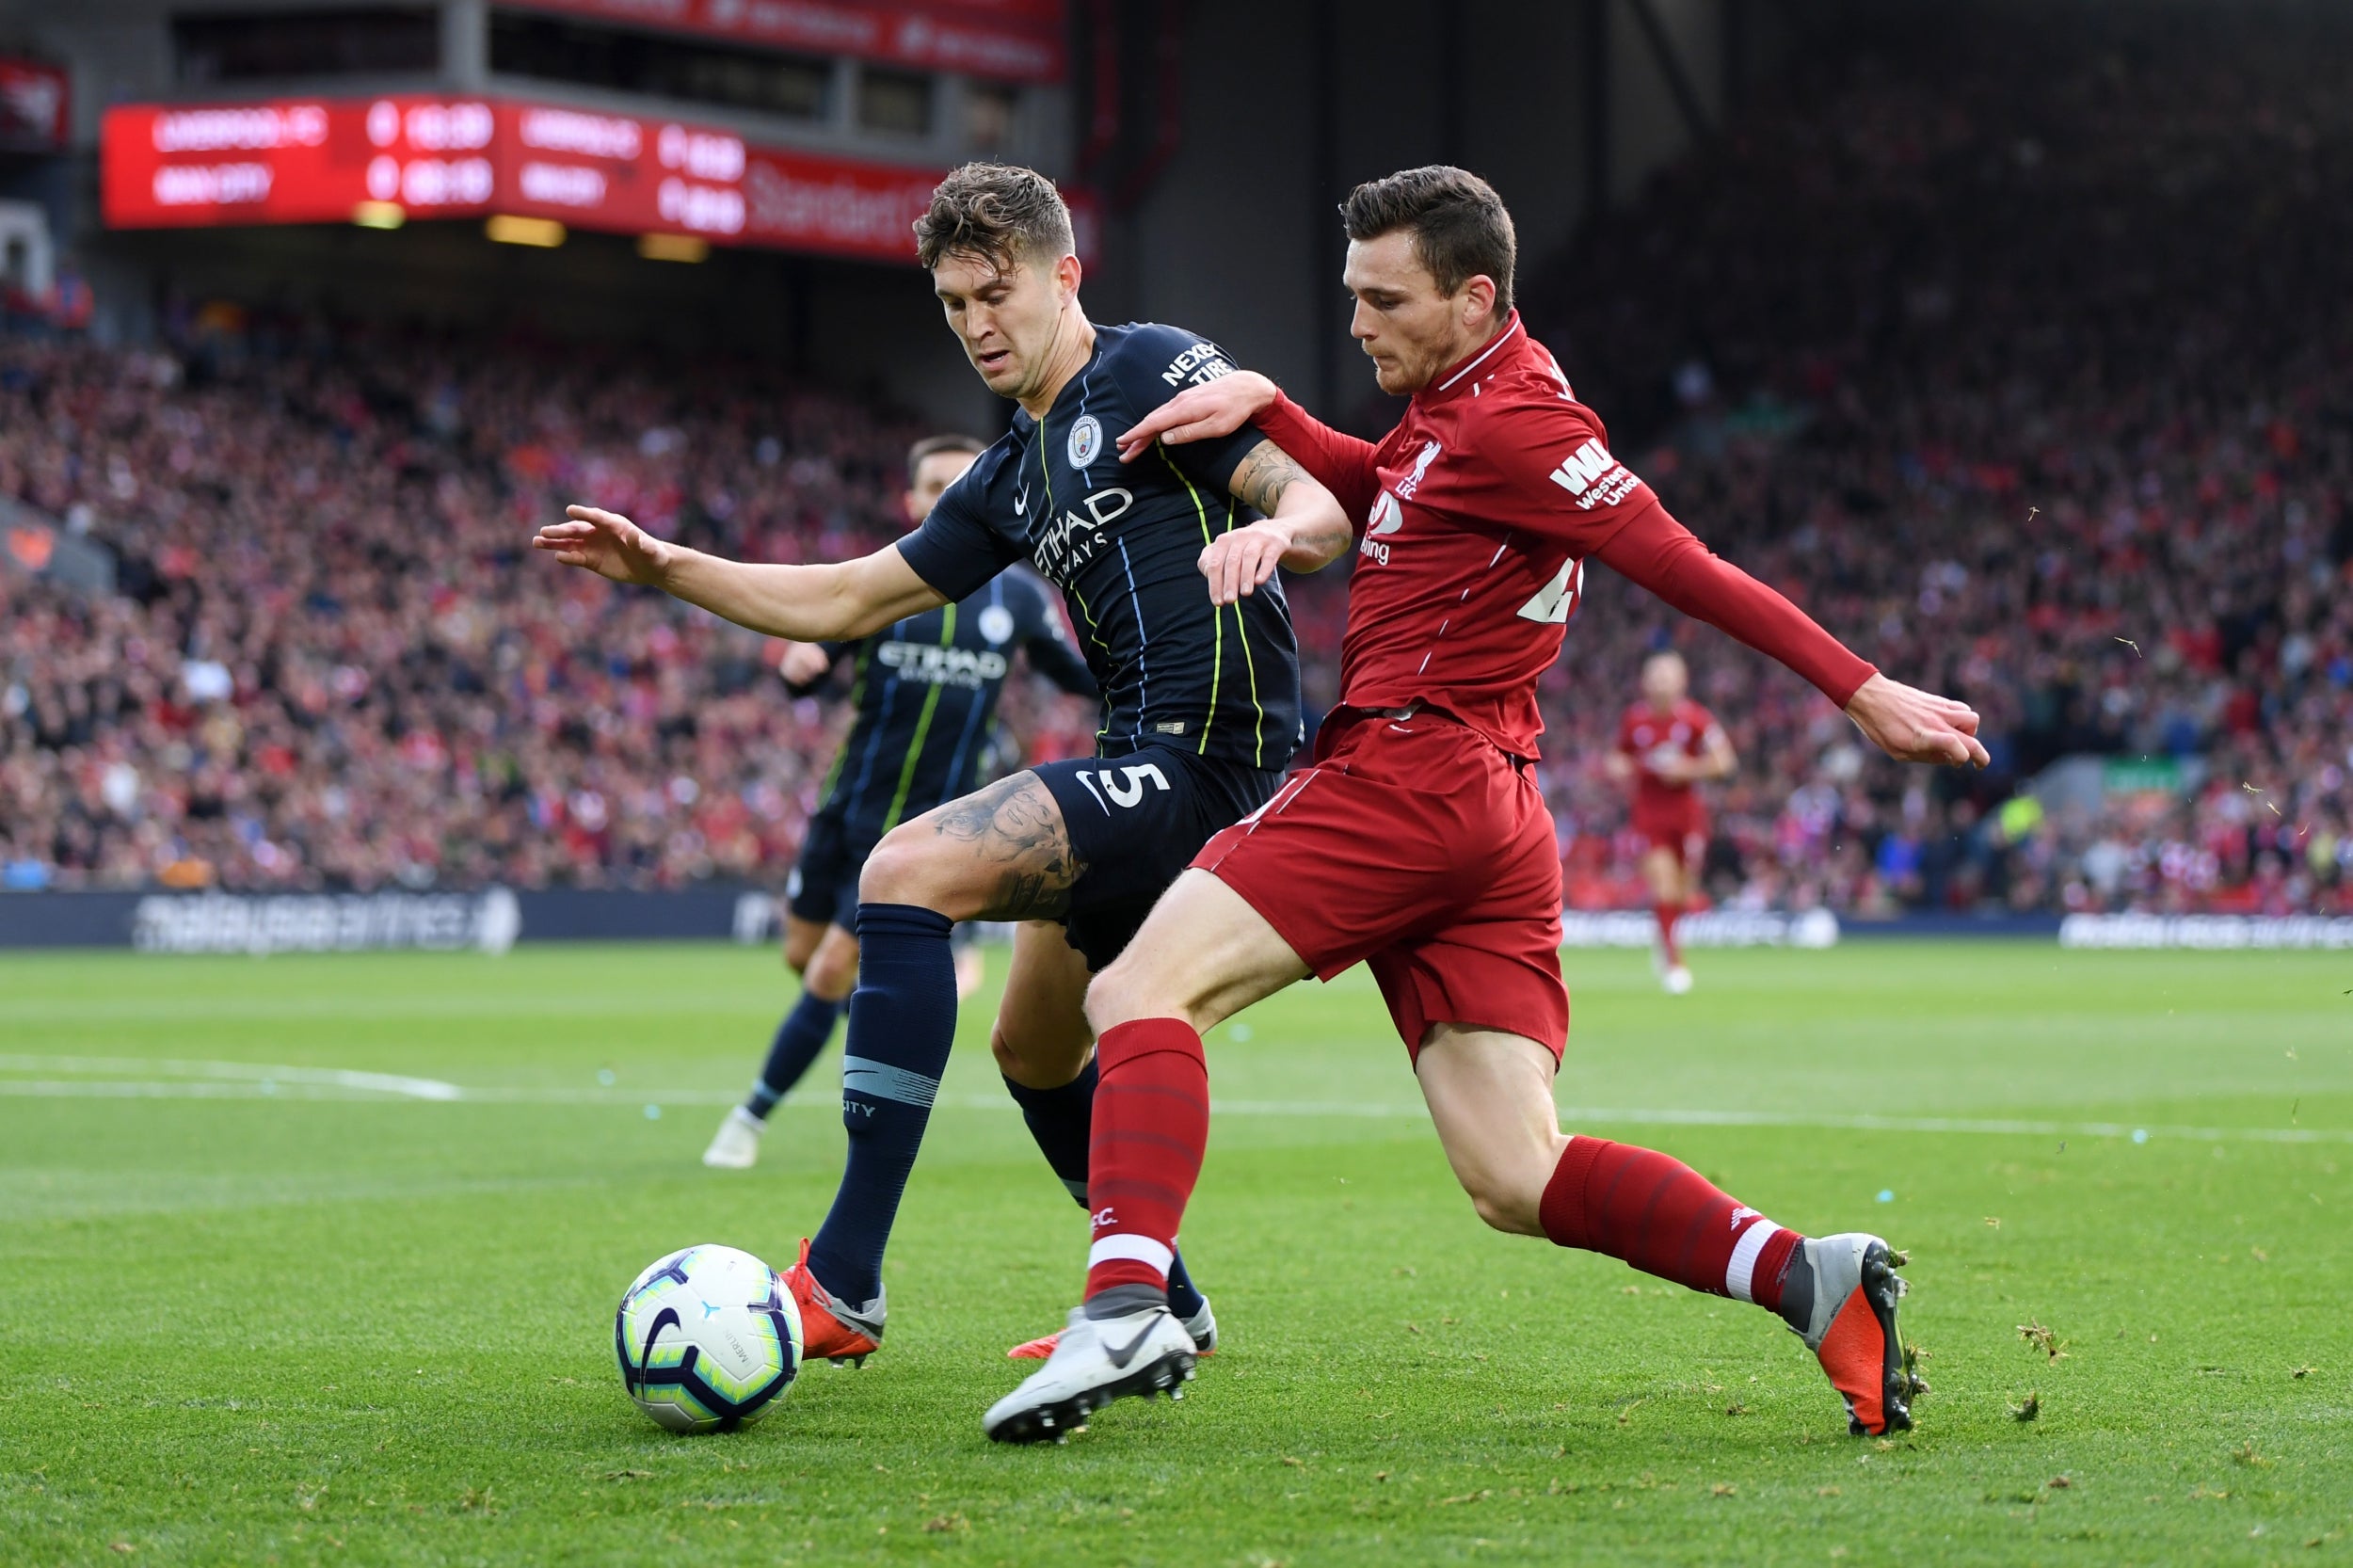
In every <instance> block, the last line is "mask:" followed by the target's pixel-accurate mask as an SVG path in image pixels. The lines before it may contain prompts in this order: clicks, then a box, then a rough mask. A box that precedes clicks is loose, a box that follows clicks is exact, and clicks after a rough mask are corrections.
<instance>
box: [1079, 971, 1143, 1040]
mask: <svg viewBox="0 0 2353 1568" xmlns="http://www.w3.org/2000/svg"><path fill="white" fill-rule="evenodd" d="M1137 968H1138V967H1137V966H1136V965H1135V964H1133V963H1131V962H1129V961H1128V959H1127V958H1126V957H1120V958H1116V959H1113V960H1112V964H1111V967H1110V968H1106V969H1105V970H1103V972H1102V973H1100V974H1098V975H1096V977H1095V979H1094V980H1093V981H1092V982H1090V983H1089V984H1088V985H1087V1000H1086V1015H1087V1027H1088V1028H1090V1029H1092V1030H1093V1031H1094V1032H1095V1037H1096V1039H1098V1040H1099V1039H1101V1038H1102V1037H1103V1032H1104V1031H1105V1030H1109V1029H1116V1028H1118V1027H1119V1026H1120V1025H1121V1024H1126V1023H1133V1022H1135V1021H1136V1020H1137V1019H1138V1018H1148V1017H1154V1016H1158V1015H1157V1014H1156V1013H1154V1011H1153V1010H1152V1008H1151V1006H1150V1005H1149V1001H1148V1000H1147V997H1146V994H1145V989H1144V984H1143V977H1142V976H1141V975H1140V974H1139V973H1138V972H1137Z"/></svg>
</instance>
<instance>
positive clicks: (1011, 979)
mask: <svg viewBox="0 0 2353 1568" xmlns="http://www.w3.org/2000/svg"><path fill="white" fill-rule="evenodd" d="M1087 979H1088V975H1087V966H1086V960H1085V959H1084V958H1082V957H1080V955H1079V952H1078V950H1077V949H1075V948H1073V947H1072V946H1071V945H1070V943H1069V941H1068V939H1067V938H1065V937H1064V936H1063V930H1062V927H1061V926H1059V925H1057V924H1056V923H1054V922H1053V921H1052V920H1023V921H1022V922H1021V923H1020V924H1018V925H1016V926H1015V927H1014V928H1013V967H1012V969H1011V971H1010V972H1009V973H1008V974H1007V975H1006V976H1005V994H1004V995H1003V996H1002V997H1001V998H1000V999H999V1000H998V1002H997V1027H996V1028H995V1029H994V1030H993V1031H991V1032H990V1034H989V1041H988V1045H989V1049H990V1050H991V1051H992V1052H993V1053H994V1054H995V1055H996V1058H997V1070H998V1071H999V1072H1001V1073H1003V1074H1004V1075H1005V1076H1006V1077H1007V1078H1009V1079H1011V1080H1014V1081H1015V1082H1016V1083H1019V1084H1022V1085H1024V1086H1026V1087H1028V1088H1032V1089H1059V1088H1060V1087H1062V1086H1063V1085H1064V1084H1065V1083H1067V1082H1069V1081H1070V1080H1072V1079H1074V1078H1077V1077H1078V1076H1079V1074H1080V1071H1081V1070H1083V1069H1084V1068H1085V1066H1086V1064H1087V1056H1088V1053H1090V1052H1091V1051H1093V1050H1094V1049H1095V1032H1094V1031H1093V1030H1092V1029H1090V1028H1088V1027H1087V1016H1086V995H1087Z"/></svg>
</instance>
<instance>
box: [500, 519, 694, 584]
mask: <svg viewBox="0 0 2353 1568" xmlns="http://www.w3.org/2000/svg"><path fill="white" fill-rule="evenodd" d="M564 516H565V519H566V520H565V521H563V522H551V523H549V524H548V525H547V526H546V527H545V528H542V529H540V530H539V532H538V533H536V534H535V535H533V536H532V537H531V548H532V549H534V550H552V551H553V552H555V558H556V559H557V560H559V561H561V562H563V563H564V564H565V565H566V566H568V567H580V568H584V570H588V571H593V572H595V573H596V574H597V575H598V576H599V577H609V578H611V579H612V580H613V581H614V582H616V583H635V584H641V585H643V586H645V587H648V588H658V587H660V586H662V582H663V578H664V576H665V575H666V574H667V572H668V570H669V566H670V561H671V558H672V555H673V553H674V547H673V546H671V545H668V544H665V543H664V542H663V541H662V540H660V539H657V538H655V537H654V536H652V535H651V534H648V533H647V532H646V531H645V530H644V529H642V528H640V527H638V526H637V525H636V524H635V523H633V522H632V521H630V520H629V519H627V518H625V517H623V516H621V514H620V513H618V512H608V511H606V510H604V509H603V508H602V507H600V506H567V507H565V508H564Z"/></svg>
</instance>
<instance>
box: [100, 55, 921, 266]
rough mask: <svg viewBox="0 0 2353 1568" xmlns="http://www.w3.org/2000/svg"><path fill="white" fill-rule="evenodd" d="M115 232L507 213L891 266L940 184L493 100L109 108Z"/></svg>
mask: <svg viewBox="0 0 2353 1568" xmlns="http://www.w3.org/2000/svg"><path fill="white" fill-rule="evenodd" d="M99 163H100V187H101V206H102V211H103V213H104V219H105V223H106V226H107V227H108V228H112V229H154V228H191V227H214V226H223V225H250V224H276V223H341V222H348V221H350V220H351V219H352V218H353V217H354V216H356V215H358V214H360V212H361V211H362V210H363V209H371V208H372V209H374V210H376V211H381V210H382V209H384V208H386V207H398V208H399V209H400V210H401V212H402V214H403V215H404V216H407V217H409V218H415V219H424V218H435V217H468V216H482V215H484V214H489V213H512V214H517V215H520V216H532V217H552V218H555V219H558V220H559V221H561V222H563V223H565V224H567V225H569V226H571V227H574V228H579V229H591V230H601V231H605V232H614V233H628V234H642V233H675V234H689V235H694V236H696V237H699V238H702V239H707V240H709V241H711V242H712V244H714V245H746V246H765V247H772V248H779V249H792V250H821V251H829V252H832V253H835V254H840V255H849V256H867V257H873V258H876V259H887V260H891V261H904V260H907V259H909V258H910V257H911V256H912V255H913V252H914V241H913V239H912V238H911V235H910V228H911V226H912V225H913V223H914V221H915V219H916V217H917V216H920V214H921V212H922V211H923V208H924V206H925V204H926V203H927V202H928V201H929V200H930V199H931V191H932V186H933V185H934V184H936V183H937V182H938V180H939V177H940V173H941V172H942V171H940V170H936V169H908V168H891V167H888V166H885V165H879V164H870V163H864V162H860V161H856V160H853V159H848V158H834V157H825V156H820V155H816V154H812V153H808V152H793V151H786V150H782V149H776V148H760V147H754V146H750V145H748V144H746V143H745V142H744V139H743V138H742V137H740V136H734V135H732V134H730V133H728V132H725V131H716V130H712V129H709V128H706V127H701V126H696V125H692V124H688V123H686V122H683V121H680V120H666V119H656V118H647V117H641V116H636V115H622V114H609V113H603V112H591V111H587V110H583V109H576V108H565V107H560V106H557V105H553V104H531V103H524V102H519V101H516V100H512V99H505V98H487V97H486V98H472V97H437V96H424V95H401V96H392V97H383V98H373V99H354V100H336V99H283V100H276V101H271V102H266V103H253V104H221V105H210V106H206V105H193V104H130V105H124V106H122V107H119V108H114V109H109V110H108V111H107V112H106V117H105V121H104V126H103V127H102V131H101V138H100V156H99Z"/></svg>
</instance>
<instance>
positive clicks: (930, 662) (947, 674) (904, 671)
mask: <svg viewBox="0 0 2353 1568" xmlns="http://www.w3.org/2000/svg"><path fill="white" fill-rule="evenodd" d="M991 608H992V609H993V608H995V607H994V606H991ZM981 614H982V615H983V616H986V615H987V614H988V611H986V610H984V611H982V612H981ZM874 657H875V660H876V661H877V662H878V663H880V664H886V665H888V667H889V668H890V669H891V670H892V671H893V672H894V673H895V674H897V675H898V677H899V679H901V680H920V681H921V682H922V683H924V684H925V685H929V686H960V687H962V688H964V689H965V690H967V691H977V690H979V689H980V688H981V687H983V686H986V685H988V684H990V683H991V682H993V681H998V680H1003V679H1004V678H1005V671H1006V669H1007V668H1008V667H1009V666H1008V665H1007V664H1006V662H1005V656H1004V655H1003V654H1001V653H1000V652H998V651H997V650H996V649H995V648H941V647H940V646H939V645H938V644H936V643H885V644H883V645H882V647H880V648H876V649H875V650H874Z"/></svg>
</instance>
